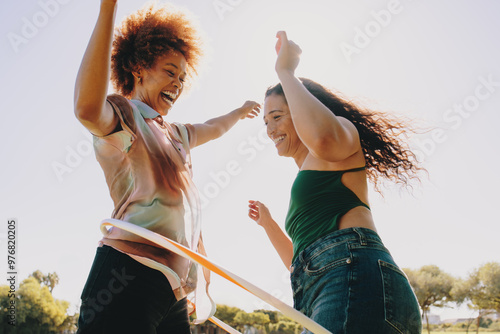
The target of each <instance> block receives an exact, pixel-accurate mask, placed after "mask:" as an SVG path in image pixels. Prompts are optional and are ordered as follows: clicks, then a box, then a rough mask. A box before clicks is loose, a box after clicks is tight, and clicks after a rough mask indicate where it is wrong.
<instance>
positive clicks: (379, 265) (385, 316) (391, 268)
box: [377, 259, 406, 334]
mask: <svg viewBox="0 0 500 334" xmlns="http://www.w3.org/2000/svg"><path fill="white" fill-rule="evenodd" d="M377 262H378V268H379V271H380V277H381V278H382V292H383V297H384V320H385V322H386V323H387V324H388V325H389V326H391V327H392V328H393V329H394V330H396V331H397V332H398V333H400V334H404V332H402V331H401V330H400V329H399V328H398V327H397V326H396V325H395V324H393V323H392V322H391V321H390V320H389V319H387V307H386V305H387V301H386V295H387V294H386V291H385V287H386V285H387V283H386V279H385V275H384V273H383V271H382V267H386V268H388V269H390V270H394V271H395V272H397V273H400V272H401V270H395V269H399V268H397V267H396V266H394V265H392V264H390V263H387V262H385V261H383V260H380V259H379V260H378V261H377ZM405 277H406V276H405Z"/></svg>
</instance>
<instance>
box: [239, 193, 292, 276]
mask: <svg viewBox="0 0 500 334" xmlns="http://www.w3.org/2000/svg"><path fill="white" fill-rule="evenodd" d="M248 202H249V203H250V204H249V205H248V207H249V212H248V216H249V217H250V218H251V219H253V220H254V221H256V222H257V224H259V225H260V226H262V227H263V228H264V230H265V231H266V233H267V236H268V237H269V240H271V243H272V244H273V246H274V248H275V249H276V251H277V252H278V254H279V256H280V258H281V261H283V263H284V264H285V267H286V268H287V269H288V270H290V267H291V265H292V258H293V244H292V241H291V240H290V238H289V237H288V236H287V235H286V234H285V232H283V230H282V229H281V228H280V227H279V226H278V224H277V223H276V222H275V221H274V219H273V218H272V217H271V214H270V213H269V210H268V209H267V207H266V206H265V205H264V204H262V203H261V202H258V201H248Z"/></svg>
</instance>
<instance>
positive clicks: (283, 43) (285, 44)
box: [275, 31, 302, 74]
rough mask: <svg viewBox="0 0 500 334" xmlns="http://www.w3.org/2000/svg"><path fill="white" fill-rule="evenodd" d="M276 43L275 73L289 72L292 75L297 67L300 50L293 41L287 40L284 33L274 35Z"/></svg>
mask: <svg viewBox="0 0 500 334" xmlns="http://www.w3.org/2000/svg"><path fill="white" fill-rule="evenodd" d="M276 37H277V38H278V41H277V42H276V53H277V54H278V59H277V60H276V67H275V69H276V72H277V73H278V74H280V73H282V72H290V73H292V74H294V72H295V69H296V68H297V66H298V65H299V61H300V54H301V53H302V50H301V49H300V47H299V46H298V45H297V44H295V43H294V42H293V41H290V40H288V37H287V36H286V32H284V31H278V33H277V34H276Z"/></svg>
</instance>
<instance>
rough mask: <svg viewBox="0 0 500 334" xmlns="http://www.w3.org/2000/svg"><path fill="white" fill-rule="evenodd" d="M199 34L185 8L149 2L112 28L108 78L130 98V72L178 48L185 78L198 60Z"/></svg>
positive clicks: (199, 48)
mask: <svg viewBox="0 0 500 334" xmlns="http://www.w3.org/2000/svg"><path fill="white" fill-rule="evenodd" d="M202 44H203V41H202V38H201V36H200V33H199V30H198V29H197V27H196V25H195V21H194V20H193V19H192V18H191V17H189V15H188V14H187V12H185V11H181V10H179V9H178V8H176V7H174V6H173V5H171V4H158V3H150V4H147V5H145V6H144V7H143V8H142V9H140V10H138V11H137V12H135V13H133V14H131V15H129V16H127V17H126V18H125V20H124V21H123V22H122V23H121V25H120V26H118V27H117V28H116V29H115V36H114V41H113V49H112V53H111V82H112V83H113V86H114V88H115V91H116V92H118V93H119V94H120V95H122V96H124V97H127V98H130V96H131V94H132V91H133V90H134V76H133V74H132V73H133V72H134V71H136V70H138V69H140V68H146V69H149V68H151V67H152V66H153V65H154V63H155V61H156V60H157V59H158V58H159V57H161V56H164V55H165V54H167V53H168V52H180V53H181V54H182V55H183V56H184V58H186V62H187V79H188V80H187V82H188V81H189V79H191V78H192V77H193V76H194V75H195V74H197V67H198V65H199V63H200V59H201V56H202V54H203V52H202Z"/></svg>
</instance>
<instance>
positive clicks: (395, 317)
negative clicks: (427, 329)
mask: <svg viewBox="0 0 500 334" xmlns="http://www.w3.org/2000/svg"><path fill="white" fill-rule="evenodd" d="M378 264H379V268H380V273H381V276H382V284H383V290H384V311H385V321H386V322H387V323H388V324H389V325H390V326H391V327H392V328H393V329H394V330H395V333H401V334H420V333H421V331H422V320H421V316H420V308H419V306H418V302H417V299H416V297H415V294H414V293H413V290H412V288H411V286H410V283H409V282H408V279H407V278H406V275H405V274H404V273H403V272H402V271H401V269H399V268H398V267H397V266H396V265H394V264H391V263H388V262H385V261H382V260H378Z"/></svg>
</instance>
